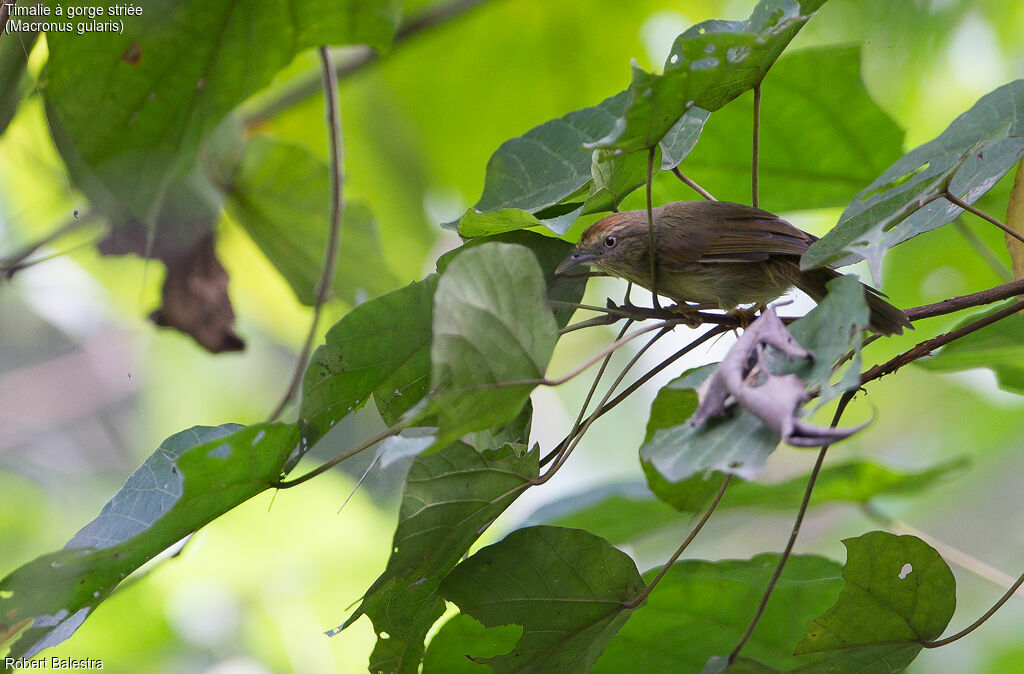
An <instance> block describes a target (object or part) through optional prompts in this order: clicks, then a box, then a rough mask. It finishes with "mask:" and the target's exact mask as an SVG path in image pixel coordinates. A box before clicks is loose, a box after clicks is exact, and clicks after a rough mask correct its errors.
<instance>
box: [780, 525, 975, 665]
mask: <svg viewBox="0 0 1024 674" xmlns="http://www.w3.org/2000/svg"><path fill="white" fill-rule="evenodd" d="M843 545H845V546H846V549H847V559H846V564H845V566H843V579H844V580H845V581H846V585H845V586H844V587H843V591H842V593H841V594H840V595H839V599H838V600H837V601H836V603H835V605H834V606H832V608H830V609H829V610H828V611H826V612H824V613H823V614H822V615H820V616H818V617H817V618H815V619H814V620H812V621H811V622H810V623H808V624H807V627H806V628H805V634H804V638H803V640H802V641H801V642H800V644H799V646H797V650H796V653H797V654H803V653H819V652H823V651H840V652H839V653H834V654H833V658H832V659H831V661H830V665H831V666H832V667H839V668H840V669H841V670H843V671H846V665H847V664H848V663H849V662H856V661H858V660H863V659H864V658H865V657H866V656H874V655H875V654H876V653H878V652H879V651H881V652H885V653H888V652H889V651H891V650H893V649H895V648H897V647H898V646H901V645H905V646H906V648H901V649H899V658H900V660H901V661H902V660H903V659H905V660H906V663H909V662H910V661H911V660H913V659H914V657H915V656H916V655H917V653H918V652H919V651H920V650H921V646H920V642H921V641H925V640H933V639H936V638H938V637H939V636H940V635H941V634H942V632H943V630H945V629H946V626H947V625H948V624H949V620H950V618H952V617H953V610H954V609H955V608H956V581H955V580H954V578H953V573H952V571H950V570H949V566H948V565H947V564H946V562H945V561H943V559H942V557H941V556H939V553H937V552H936V551H935V550H934V549H932V547H931V546H930V545H928V544H927V543H925V542H924V541H922V540H921V539H919V538H915V537H913V536H896V535H894V534H890V533H886V532H883V531H872V532H870V533H867V534H864V535H863V536H859V537H857V538H848V539H846V540H844V541H843ZM890 657H891V655H890ZM904 666H905V665H904ZM893 671H898V670H893Z"/></svg>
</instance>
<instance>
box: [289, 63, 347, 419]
mask: <svg viewBox="0 0 1024 674" xmlns="http://www.w3.org/2000/svg"><path fill="white" fill-rule="evenodd" d="M320 64H321V72H322V73H323V87H324V106H325V112H324V114H325V116H326V118H327V128H328V130H329V132H330V157H331V165H330V169H331V216H330V217H331V219H330V224H329V230H328V235H327V249H326V250H325V251H324V266H323V269H322V271H321V272H320V281H319V282H318V283H317V287H316V299H315V301H314V304H313V322H312V324H311V325H310V326H309V334H308V335H307V336H306V343H305V344H303V345H302V352H301V353H300V354H299V360H298V363H297V364H296V366H295V372H294V373H293V374H292V379H291V382H290V383H289V384H288V390H287V391H285V394H284V397H283V398H281V402H280V403H278V405H277V407H276V408H275V409H274V411H273V413H272V414H271V415H270V420H271V421H273V420H274V419H276V418H277V417H278V416H280V415H281V412H282V411H284V408H285V407H286V406H287V405H288V403H289V402H291V400H292V398H294V397H295V394H296V393H297V392H298V390H299V386H300V385H301V384H302V377H303V374H305V371H306V361H308V360H309V354H310V353H311V352H312V351H313V340H315V339H316V329H317V326H318V325H319V323H320V313H321V311H322V310H323V307H324V304H326V303H327V298H328V296H329V295H330V290H331V283H332V282H333V281H334V266H335V264H336V263H337V260H338V240H339V238H340V235H341V220H342V216H343V213H344V202H343V199H342V188H343V186H344V183H343V181H344V178H343V175H342V173H343V165H344V163H345V158H344V147H343V146H342V138H341V111H340V109H339V107H338V80H337V77H336V76H335V74H334V66H333V64H332V62H331V50H330V49H329V48H328V47H326V46H323V47H320Z"/></svg>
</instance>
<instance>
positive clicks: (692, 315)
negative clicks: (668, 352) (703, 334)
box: [666, 303, 704, 328]
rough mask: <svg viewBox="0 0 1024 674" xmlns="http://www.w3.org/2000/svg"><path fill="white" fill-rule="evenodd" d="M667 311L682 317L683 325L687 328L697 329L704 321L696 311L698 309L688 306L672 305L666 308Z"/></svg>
mask: <svg viewBox="0 0 1024 674" xmlns="http://www.w3.org/2000/svg"><path fill="white" fill-rule="evenodd" d="M666 309H667V310H668V311H671V312H672V313H674V314H679V315H680V316H682V317H683V324H684V325H686V326H687V327H689V328H699V327H700V326H701V325H703V324H704V319H703V318H701V316H700V313H699V311H698V309H699V307H693V306H690V305H689V304H682V303H680V304H673V305H672V306H670V307H666Z"/></svg>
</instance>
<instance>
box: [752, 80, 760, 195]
mask: <svg viewBox="0 0 1024 674" xmlns="http://www.w3.org/2000/svg"><path fill="white" fill-rule="evenodd" d="M753 129H754V130H753V143H752V144H753V157H752V159H751V163H750V195H751V196H750V203H751V205H753V207H754V208H757V178H758V172H759V170H760V166H759V161H760V157H759V155H760V153H761V83H760V82H758V83H757V84H755V85H754V122H753Z"/></svg>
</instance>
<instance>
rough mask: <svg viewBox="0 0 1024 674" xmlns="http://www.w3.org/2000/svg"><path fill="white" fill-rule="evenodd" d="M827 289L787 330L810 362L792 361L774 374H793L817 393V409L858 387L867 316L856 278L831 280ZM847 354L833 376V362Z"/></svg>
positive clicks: (860, 288) (866, 309) (862, 294)
mask: <svg viewBox="0 0 1024 674" xmlns="http://www.w3.org/2000/svg"><path fill="white" fill-rule="evenodd" d="M827 288H828V295H826V296H825V298H824V299H823V300H822V301H821V302H819V303H818V305H817V306H816V307H814V308H813V309H811V311H809V312H808V313H807V315H805V316H804V317H803V318H801V319H800V320H798V321H796V322H795V323H793V325H791V326H790V328H789V331H790V334H792V335H793V336H794V337H795V338H796V341H798V342H800V346H802V347H804V348H805V349H806V350H807V351H809V352H810V353H811V354H812V355H813V358H810V359H806V358H804V359H799V360H796V359H794V360H793V362H792V363H790V364H789V366H788V367H780V368H779V369H778V370H777V374H782V373H784V372H794V373H796V374H797V376H799V377H800V379H801V380H802V381H803V382H804V386H805V387H806V388H807V389H808V390H809V391H820V393H821V395H820V397H819V399H818V400H819V406H820V405H822V404H824V403H826V402H828V401H829V400H832V399H833V398H835V397H836V396H838V395H841V394H843V393H845V392H846V391H850V390H853V389H856V388H857V387H858V386H860V371H861V357H860V347H861V335H862V334H863V332H864V330H865V329H866V328H867V326H868V316H869V313H868V305H867V303H866V302H865V301H864V286H862V285H861V283H860V281H858V280H857V278H856V277H855V276H840V277H838V278H835V279H832V280H831V281H829V282H828V284H827ZM850 352H853V356H852V357H851V358H850V360H849V361H848V362H847V364H846V365H845V366H844V369H843V371H842V372H841V373H839V374H838V375H835V374H833V372H832V370H833V368H835V364H836V362H838V361H839V359H840V358H842V357H844V356H845V355H846V354H848V353H850ZM835 379H838V381H835V383H831V382H832V381H833V380H835Z"/></svg>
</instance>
